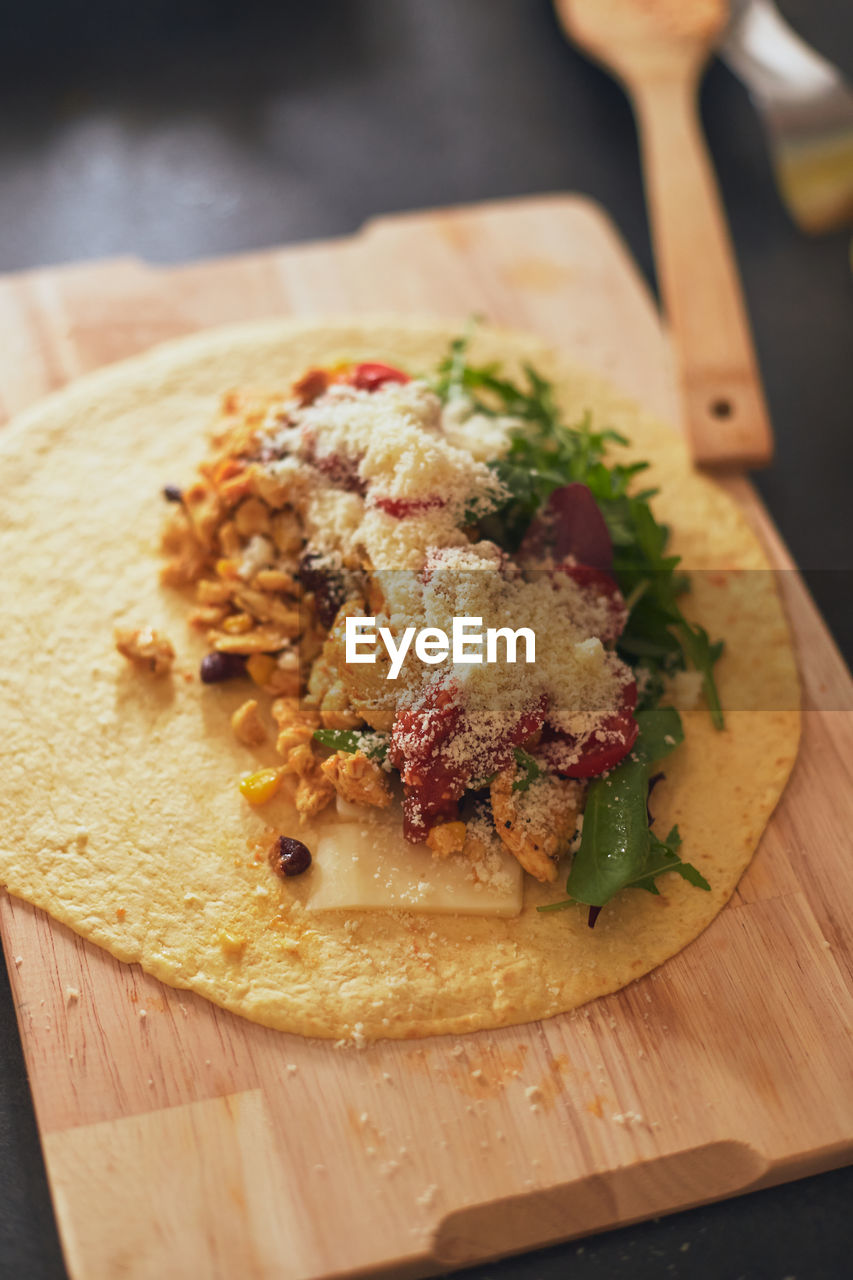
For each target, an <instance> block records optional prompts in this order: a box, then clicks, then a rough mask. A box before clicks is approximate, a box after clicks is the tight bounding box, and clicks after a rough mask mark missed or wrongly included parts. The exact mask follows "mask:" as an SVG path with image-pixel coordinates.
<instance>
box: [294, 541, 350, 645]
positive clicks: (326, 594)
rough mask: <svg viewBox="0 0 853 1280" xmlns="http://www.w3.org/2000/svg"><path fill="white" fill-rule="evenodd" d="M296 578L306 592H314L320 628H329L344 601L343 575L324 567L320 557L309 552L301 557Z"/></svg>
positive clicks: (338, 571)
mask: <svg viewBox="0 0 853 1280" xmlns="http://www.w3.org/2000/svg"><path fill="white" fill-rule="evenodd" d="M298 577H299V581H300V582H301V583H302V586H303V587H304V588H305V590H306V591H313V592H314V602H315V605H316V608H317V617H318V618H319V619H320V624H321V626H324V627H326V628H328V627H331V625H332V623H333V622H334V620H335V615H336V614H337V612H338V609H340V607H341V605H342V604H343V602H344V600H345V599H346V583H345V579H344V575H343V573H342V572H341V571H340V570H339V569H330V568H328V567H326V566H325V565H323V563H322V557H320V556H318V555H316V554H312V553H311V552H309V553H308V554H307V555H304V556H303V557H302V560H301V562H300V565H299V573H298Z"/></svg>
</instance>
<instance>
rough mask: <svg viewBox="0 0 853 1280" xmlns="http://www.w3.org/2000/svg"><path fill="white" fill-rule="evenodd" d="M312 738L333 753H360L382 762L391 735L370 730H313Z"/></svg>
mask: <svg viewBox="0 0 853 1280" xmlns="http://www.w3.org/2000/svg"><path fill="white" fill-rule="evenodd" d="M314 737H315V738H316V739H317V741H318V742H322V744H323V746H324V747H331V749H332V750H333V751H349V752H353V753H354V752H356V751H360V752H361V754H362V755H364V756H367V757H368V758H369V759H370V760H378V761H380V762H381V761H383V760H384V759H385V757H386V756H387V754H388V748H389V746H390V744H391V735H390V734H388V733H377V732H374V731H373V730H372V729H368V730H363V729H315V730H314Z"/></svg>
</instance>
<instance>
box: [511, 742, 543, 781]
mask: <svg viewBox="0 0 853 1280" xmlns="http://www.w3.org/2000/svg"><path fill="white" fill-rule="evenodd" d="M513 755H514V756H515V763H516V764H517V765H518V767H519V769H523V770H524V773H523V775H522V776H521V777H519V778H516V780H515V782H514V783H513V784H512V789H513V791H529V789H530V785H531V783H533V782H536V780H537V779H538V778H541V777H542V774H543V773H544V770H543V768H542V766H541V765H540V764H538V763H537V762H536V761H535V760H534V759H533V756H529V755H528V754H527V752H526V751H522V749H521V747H516V748H515V750H514V751H513Z"/></svg>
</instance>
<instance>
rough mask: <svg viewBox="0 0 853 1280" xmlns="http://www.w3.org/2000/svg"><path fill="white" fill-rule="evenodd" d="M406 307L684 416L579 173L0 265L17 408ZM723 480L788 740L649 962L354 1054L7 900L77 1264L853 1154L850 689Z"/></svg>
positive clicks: (687, 1191)
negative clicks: (414, 209)
mask: <svg viewBox="0 0 853 1280" xmlns="http://www.w3.org/2000/svg"><path fill="white" fill-rule="evenodd" d="M391 310H402V311H411V310H416V311H417V312H419V313H424V312H433V313H435V314H437V315H442V316H453V317H455V318H462V317H464V316H466V315H467V314H469V313H470V312H472V311H480V312H486V313H487V314H488V315H489V317H490V318H491V319H493V320H495V321H497V322H499V323H504V324H508V325H511V326H513V327H516V328H521V329H528V330H531V331H533V332H536V333H539V334H541V335H542V336H543V337H544V338H546V339H548V340H551V341H553V342H555V343H556V344H558V345H559V346H560V347H561V348H562V349H564V350H565V351H566V353H567V354H568V355H569V356H571V357H573V358H575V359H578V360H581V361H582V362H584V363H586V364H588V365H591V366H593V367H595V368H597V369H599V370H600V371H601V372H603V373H604V374H606V375H607V376H609V377H610V378H611V379H613V380H614V381H616V382H617V383H619V384H620V385H621V386H622V387H623V388H624V389H625V390H626V391H627V392H629V393H631V394H633V395H635V396H637V397H638V398H640V399H641V400H642V401H643V402H644V403H645V404H647V405H648V406H649V407H650V408H652V409H654V410H656V411H657V412H659V413H660V414H663V415H665V416H667V417H669V418H673V419H674V417H675V389H674V382H673V376H672V366H671V360H670V353H669V350H668V348H667V345H666V342H665V340H664V338H663V336H662V334H661V330H660V326H659V322H658V318H657V315H656V313H655V311H654V308H653V306H652V303H651V301H650V299H649V296H648V293H647V291H646V289H645V287H644V286H643V284H642V282H641V281H640V279H639V276H638V274H637V272H636V270H635V268H634V266H633V264H632V263H631V262H630V260H629V259H628V257H627V255H626V253H625V251H624V249H623V248H622V246H621V244H620V243H619V241H618V240H617V238H616V236H615V234H614V232H613V230H612V228H611V226H610V224H609V223H608V222H607V221H606V219H605V218H604V217H603V215H602V214H601V213H600V212H599V211H598V210H597V209H596V208H595V207H594V206H592V205H590V204H588V203H586V202H585V201H582V200H578V199H574V198H569V197H562V196H555V197H547V198H536V199H531V200H524V201H515V202H511V203H507V204H501V205H494V206H482V207H479V208H471V209H460V210H453V211H442V212H436V213H429V214H418V215H410V216H406V217H400V218H393V219H388V220H382V221H379V222H376V223H374V224H371V225H370V226H369V227H368V228H367V229H366V230H365V231H364V232H363V233H362V234H361V235H359V236H358V237H356V238H354V239H353V240H351V241H339V242H335V243H332V244H317V245H307V246H300V247H296V248H291V249H283V250H279V251H274V252H269V253H264V254H253V255H249V256H246V257H242V258H236V259H230V260H226V261H222V262H208V263H200V264H194V265H191V266H186V267H181V268H177V269H168V270H165V269H155V268H149V267H145V266H143V265H142V264H140V263H136V262H133V261H129V260H121V261H117V262H112V263H99V264H89V265H86V266H83V267H79V268H76V267H75V268H69V269H64V270H51V271H44V272H35V273H30V274H27V275H24V276H19V277H12V278H6V279H5V280H2V281H0V332H2V335H3V338H4V342H3V345H2V347H0V351H2V353H3V354H2V356H0V369H2V377H0V397H2V409H3V411H4V412H5V413H6V414H11V413H12V412H14V411H16V410H18V409H20V408H23V407H24V406H25V405H26V404H28V403H30V402H31V401H32V400H34V399H35V398H36V397H37V396H39V395H41V394H43V393H44V392H46V391H49V390H50V389H52V388H54V387H56V386H60V385H62V384H63V383H64V382H65V381H66V380H67V379H68V378H70V377H72V376H74V375H75V374H77V373H80V372H83V371H85V370H87V369H91V368H95V367H97V366H98V365H100V364H102V363H104V362H106V361H108V360H113V359H117V358H119V357H121V356H124V355H129V354H131V353H133V352H135V351H138V350H142V349H144V348H145V347H147V346H149V345H150V344H151V343H152V342H154V341H157V340H159V339H161V338H170V337H173V336H175V335H177V334H181V333H186V332H191V331H193V330H195V329H198V328H201V327H204V326H206V325H213V324H219V323H224V322H230V321H235V320H240V319H248V318H254V317H257V316H262V315H294V314H295V315H303V316H305V315H316V314H324V313H325V314H329V313H334V314H344V313H349V314H353V313H370V312H376V311H385V312H387V311H391ZM725 483H726V484H727V485H728V487H729V489H730V491H731V492H732V494H733V496H734V497H735V498H736V499H737V501H738V502H740V503H741V505H742V506H743V507H744V509H745V510H746V511H747V514H748V515H749V518H750V519H751V520H752V521H753V523H754V525H755V527H756V529H757V530H758V532H759V534H760V535H761V536H762V537H763V538H764V540H765V542H766V543H767V545H768V547H769V549H770V552H771V554H772V556H773V558H774V561H775V563H776V564H777V566H778V567H780V568H781V569H785V570H787V572H785V573H783V574H781V575H780V576H781V581H782V585H783V590H784V594H785V597H786V602H787V605H788V609H789V613H790V616H791V621H792V625H793V628H794V633H795V637H796V642H797V646H798V651H799V654H800V658H801V661H802V666H803V673H804V679H805V688H806V703H807V708H808V709H807V712H806V716H805V731H804V740H803V748H802V751H801V755H800V759H799V761H798V764H797V766H796V769H795V772H794V776H793V778H792V780H791V783H790V785H789V788H788V790H787V791H786V793H785V796H784V797H783V800H782V803H781V804H780V806H779V809H778V810H777V812H776V815H775V816H774V819H773V821H772V822H771V824H770V826H769V828H768V830H767V832H766V834H765V837H764V839H763V841H762V845H761V848H760V851H759V853H758V855H757V856H756V859H755V861H754V862H753V864H752V866H751V867H750V870H749V872H748V873H747V875H746V876H745V877H744V878H743V880H742V882H741V884H740V886H739V888H738V891H737V893H736V896H735V898H734V899H733V901H732V903H731V904H730V906H729V907H728V908H727V909H726V910H725V911H724V912H723V913H722V915H721V916H720V917H718V919H717V920H716V921H715V922H714V923H713V924H712V926H711V927H710V928H709V929H708V930H707V931H706V932H705V933H704V934H703V935H702V936H701V937H700V938H699V939H697V941H696V942H695V943H693V944H692V945H691V946H690V947H688V948H687V950H686V951H684V952H682V953H681V954H680V955H679V956H677V957H676V958H675V959H674V960H672V961H670V962H668V963H667V964H666V965H665V966H663V967H662V968H661V969H659V970H658V971H656V972H655V973H653V974H651V975H649V976H648V977H647V978H645V979H643V980H642V981H641V982H639V983H636V984H634V985H633V986H631V987H629V988H627V989H626V990H624V991H622V992H619V993H618V994H617V995H615V996H612V997H608V998H607V999H605V1000H600V1001H598V1002H596V1003H594V1004H592V1005H590V1006H588V1007H587V1008H585V1009H582V1010H579V1011H577V1012H576V1013H574V1014H570V1015H566V1016H564V1017H560V1018H556V1019H553V1020H551V1021H548V1022H545V1023H539V1024H533V1025H530V1026H525V1027H516V1028H509V1029H506V1030H503V1031H498V1032H490V1033H480V1034H477V1035H473V1036H468V1037H465V1038H463V1039H461V1040H459V1041H455V1040H453V1039H449V1040H448V1039H432V1040H426V1041H422V1042H409V1043H387V1044H380V1045H376V1046H373V1047H371V1048H368V1049H366V1050H364V1051H362V1052H357V1051H355V1050H352V1049H336V1048H334V1047H332V1046H331V1045H329V1044H327V1043H320V1042H313V1041H305V1040H300V1039H298V1038H296V1037H292V1036H286V1035H281V1034H278V1033H276V1032H274V1031H269V1030H267V1029H265V1028H262V1027H258V1026H254V1025H253V1024H251V1023H248V1022H245V1021H242V1020H240V1019H238V1018H234V1017H232V1016H230V1015H229V1014H226V1013H224V1012H222V1011H221V1010H219V1009H217V1008H215V1007H214V1006H213V1005H210V1004H208V1003H206V1002H205V1001H203V1000H201V999H200V998H198V997H196V996H193V995H191V994H189V993H185V992H180V991H175V990H172V989H170V988H167V987H164V986H161V985H160V984H159V983H158V982H156V981H155V980H154V979H152V978H150V977H148V976H147V975H146V974H144V973H142V972H141V971H140V970H139V969H138V968H136V967H133V966H127V965H122V964H120V963H118V962H117V961H115V960H113V959H112V958H111V957H110V956H109V955H107V954H106V953H105V952H103V951H100V950H98V949H97V948H96V947H94V946H91V945H90V944H88V943H86V942H84V941H83V940H82V939H80V938H78V937H77V936H76V935H74V934H72V933H71V932H70V931H68V930H67V929H65V928H63V927H61V926H59V925H57V924H55V923H54V922H53V921H51V920H50V919H49V918H48V917H47V916H45V915H44V914H42V913H41V912H39V911H36V910H35V909H33V908H31V907H29V906H28V905H27V904H25V903H22V902H18V901H14V900H12V899H10V898H8V897H5V896H4V897H3V898H0V931H2V936H3V943H4V947H5V951H6V956H7V959H8V961H9V965H10V973H11V978H12V984H13V990H14V995H15V1001H16V1006H17V1010H18V1017H19V1022H20V1027H21V1033H22V1037H23V1041H24V1048H25V1053H26V1058H27V1065H28V1069H29V1072H30V1079H31V1083H32V1090H33V1097H34V1101H35V1106H36V1113H37V1117H38V1122H39V1126H40V1130H41V1133H42V1140H43V1145H44V1152H45V1158H46V1161H47V1168H48V1175H49V1178H50V1182H51V1187H52V1191H53V1196H54V1202H55V1205H56V1210H57V1216H58V1219H59V1225H60V1232H61V1235H62V1239H63V1243H64V1248H65V1252H66V1258H67V1261H68V1266H69V1270H70V1272H71V1274H72V1276H73V1278H74V1280H113V1277H117V1276H121V1277H132V1278H133V1280H143V1278H144V1280H147V1278H148V1277H151V1278H152V1280H153V1278H154V1277H157V1280H161V1278H163V1277H171V1276H175V1277H178V1276H181V1277H183V1276H186V1275H192V1276H193V1277H199V1278H206V1277H219V1276H223V1277H225V1276H233V1275H240V1276H244V1277H247V1278H249V1280H255V1278H256V1277H257V1278H260V1277H273V1276H275V1277H317V1276H332V1275H342V1274H349V1273H352V1272H356V1271H376V1270H379V1269H385V1268H391V1269H393V1271H394V1273H395V1274H401V1275H402V1274H411V1275H423V1274H428V1273H433V1272H435V1271H438V1270H441V1269H443V1268H447V1267H449V1266H455V1265H461V1264H463V1263H468V1262H473V1261H475V1260H478V1259H483V1258H487V1257H492V1256H495V1255H497V1254H499V1253H505V1252H510V1251H512V1250H521V1249H527V1248H531V1247H533V1246H535V1245H539V1244H544V1243H546V1242H549V1241H555V1240H560V1239H566V1238H568V1237H571V1236H577V1235H582V1234H584V1233H586V1232H590V1231H595V1230H600V1229H602V1228H605V1227H609V1226H612V1225H614V1224H617V1223H624V1222H628V1221H632V1220H635V1219H638V1218H642V1217H647V1216H651V1215H657V1214H661V1213H665V1212H669V1211H671V1210H674V1209H679V1208H683V1207H686V1206H687V1205H690V1204H696V1203H700V1202H702V1201H706V1200H709V1199H712V1198H715V1197H719V1196H726V1195H731V1194H734V1193H736V1192H738V1191H742V1190H745V1189H747V1188H754V1187H758V1186H763V1185H768V1184H770V1183H773V1182H777V1181H781V1180H784V1179H786V1178H792V1177H797V1176H800V1175H802V1174H805V1173H809V1172H814V1171H817V1170H820V1169H825V1168H829V1167H832V1166H834V1165H838V1164H841V1163H843V1162H844V1161H845V1160H847V1159H849V1158H850V1153H851V1148H853V1105H852V1104H851V1099H852V1098H853V1089H851V1079H850V1076H851V1072H850V1054H849V1043H850V1041H849V1034H850V1026H851V1019H852V1018H853V999H851V991H850V979H851V968H853V960H851V951H850V946H849V929H848V928H847V922H846V918H845V914H844V909H845V904H848V903H849V902H850V901H851V900H853V859H851V858H850V856H849V852H850V834H849V833H850V831H851V830H853V802H852V801H851V797H853V787H851V785H850V782H851V779H850V768H851V766H850V761H851V760H853V693H851V686H850V681H849V677H848V676H847V674H846V672H845V670H844V667H843V664H842V663H841V660H840V658H839V657H838V654H837V652H836V650H835V649H834V647H833V645H832V642H831V640H830V639H829V636H828V634H827V632H826V629H825V627H824V626H823V623H822V622H821V621H820V619H819V617H818V616H817V614H816V613H815V610H814V607H813V605H812V603H811V601H810V599H809V597H808V595H807V594H806V592H805V590H804V588H803V586H802V584H801V582H800V580H799V578H798V577H797V576H796V574H795V573H794V571H793V567H792V565H791V562H790V559H789V558H788V557H787V553H786V552H785V551H784V548H782V547H781V544H780V543H779V541H778V537H777V535H776V534H775V531H774V530H773V528H772V525H771V524H770V522H769V520H768V518H767V515H766V513H765V512H764V511H763V508H762V507H761V505H760V503H759V501H758V499H757V497H756V496H755V493H754V492H753V490H752V489H751V488H750V487H749V485H748V484H747V483H746V482H745V481H744V480H742V479H731V480H727V481H726V482H725ZM662 1080H663V1081H666V1088H661V1081H662Z"/></svg>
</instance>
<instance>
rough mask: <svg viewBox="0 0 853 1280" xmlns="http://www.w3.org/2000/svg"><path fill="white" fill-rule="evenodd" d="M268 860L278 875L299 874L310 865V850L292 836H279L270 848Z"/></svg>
mask: <svg viewBox="0 0 853 1280" xmlns="http://www.w3.org/2000/svg"><path fill="white" fill-rule="evenodd" d="M270 862H271V863H272V868H273V870H274V871H277V872H278V874H279V875H280V876H286V877H288V878H289V877H290V876H301V875H302V873H303V872H304V871H307V870H308V868H309V867H310V866H311V851H310V850H309V849H308V848H307V846H306V845H304V844H303V843H302V841H301V840H294V839H293V836H279V837H278V839H277V840H276V842H275V844H274V845H273V847H272V848H271V849H270Z"/></svg>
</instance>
